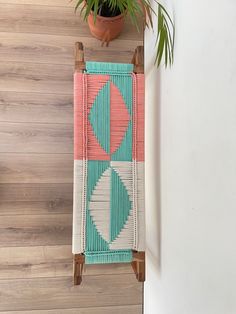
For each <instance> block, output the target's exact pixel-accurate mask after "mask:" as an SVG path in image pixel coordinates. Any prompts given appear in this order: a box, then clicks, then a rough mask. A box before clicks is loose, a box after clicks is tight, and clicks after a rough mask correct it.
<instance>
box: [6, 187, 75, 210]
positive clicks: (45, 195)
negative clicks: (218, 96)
mask: <svg viewBox="0 0 236 314" xmlns="http://www.w3.org/2000/svg"><path fill="white" fill-rule="evenodd" d="M72 204H73V186H72V184H55V183H52V184H44V183H43V184H41V183H34V184H32V183H30V184H6V183H4V184H0V215H26V214H29V215H30V214H41V215H42V214H57V213H59V214H68V213H70V214H71V213H72Z"/></svg>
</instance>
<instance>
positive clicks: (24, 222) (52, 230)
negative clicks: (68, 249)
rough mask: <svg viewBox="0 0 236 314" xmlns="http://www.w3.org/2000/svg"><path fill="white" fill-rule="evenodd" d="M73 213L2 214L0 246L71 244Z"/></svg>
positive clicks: (0, 220)
mask: <svg viewBox="0 0 236 314" xmlns="http://www.w3.org/2000/svg"><path fill="white" fill-rule="evenodd" d="M71 225H72V215H71V214H57V215H54V214H50V215H49V214H48V215H18V216H16V217H14V216H1V219H0V247H9V246H14V247H16V246H22V244H24V246H34V245H36V246H38V245H62V244H67V245H69V244H71V233H72V227H71Z"/></svg>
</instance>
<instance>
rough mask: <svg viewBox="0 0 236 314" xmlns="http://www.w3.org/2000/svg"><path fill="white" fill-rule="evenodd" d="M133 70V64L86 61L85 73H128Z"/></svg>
mask: <svg viewBox="0 0 236 314" xmlns="http://www.w3.org/2000/svg"><path fill="white" fill-rule="evenodd" d="M133 70H134V66H133V64H129V63H111V62H91V61H88V62H86V71H87V73H99V74H119V75H122V74H129V73H132V72H133Z"/></svg>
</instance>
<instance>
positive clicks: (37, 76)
mask: <svg viewBox="0 0 236 314" xmlns="http://www.w3.org/2000/svg"><path fill="white" fill-rule="evenodd" d="M72 87H73V66H69V65H57V66H55V65H54V64H38V63H31V62H26V63H22V62H0V91H14V92H37V93H42V94H44V93H55V94H63V95H72V91H73V90H72ZM41 97H42V96H41Z"/></svg>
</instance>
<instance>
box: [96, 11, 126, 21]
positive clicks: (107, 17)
mask: <svg viewBox="0 0 236 314" xmlns="http://www.w3.org/2000/svg"><path fill="white" fill-rule="evenodd" d="M90 15H92V16H93V15H94V13H93V11H92V10H91V11H90ZM124 17H125V12H124V13H121V14H119V15H116V16H102V15H99V14H97V16H96V18H98V19H100V20H104V21H114V20H119V19H122V18H124Z"/></svg>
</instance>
